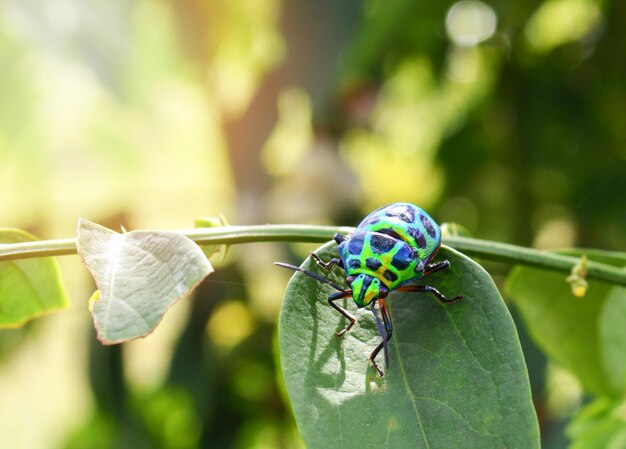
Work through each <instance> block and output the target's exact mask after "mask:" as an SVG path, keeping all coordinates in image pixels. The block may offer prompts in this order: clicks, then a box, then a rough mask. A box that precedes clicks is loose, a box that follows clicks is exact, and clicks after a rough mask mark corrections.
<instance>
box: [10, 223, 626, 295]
mask: <svg viewBox="0 0 626 449" xmlns="http://www.w3.org/2000/svg"><path fill="white" fill-rule="evenodd" d="M353 230H354V228H351V227H337V226H310V225H259V226H221V227H215V228H198V229H187V230H180V231H176V232H179V233H180V234H182V235H185V236H186V237H188V238H190V239H191V240H193V241H195V242H196V243H198V244H201V245H207V244H214V245H218V244H226V245H234V244H240V243H254V242H275V241H289V242H310V243H323V242H326V241H328V240H330V239H331V238H332V236H333V234H334V233H335V232H339V233H340V234H344V235H345V234H349V233H350V232H352V231H353ZM444 243H446V244H447V245H449V246H451V247H453V248H455V249H457V250H459V251H462V252H464V253H466V254H467V255H470V256H475V257H480V258H482V259H485V260H495V261H502V262H508V263H511V264H519V265H529V266H533V267H537V268H544V269H548V270H556V271H561V272H564V273H568V274H569V272H570V271H571V270H572V268H573V267H574V266H575V265H576V264H577V263H578V262H579V260H580V258H578V257H573V256H566V255H563V254H556V253H553V252H548V251H543V250H537V249H532V248H524V247H520V246H516V245H510V244H507V243H498V242H492V241H487V240H479V239H474V238H468V237H459V236H453V237H446V238H444ZM68 254H76V239H62V240H47V241H45V240H42V241H34V242H23V243H13V244H0V262H2V261H6V260H16V259H26V258H32V257H47V256H62V255H68ZM587 269H588V274H587V277H588V278H589V279H597V280H601V281H606V282H611V283H614V284H619V285H626V270H624V269H622V268H617V267H614V266H611V265H608V264H604V263H600V262H594V261H589V262H587Z"/></svg>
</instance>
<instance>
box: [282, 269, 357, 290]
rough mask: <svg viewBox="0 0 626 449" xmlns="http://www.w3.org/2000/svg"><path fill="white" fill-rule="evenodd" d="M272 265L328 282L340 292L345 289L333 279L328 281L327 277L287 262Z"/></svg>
mask: <svg viewBox="0 0 626 449" xmlns="http://www.w3.org/2000/svg"><path fill="white" fill-rule="evenodd" d="M274 265H278V266H279V267H283V268H289V269H290V270H293V271H300V272H301V273H304V274H306V275H307V276H311V277H312V278H313V279H315V280H317V281H319V282H321V283H323V284H328V285H330V286H331V287H332V288H334V289H335V290H338V291H340V292H343V291H345V290H346V289H345V288H343V287H342V286H340V285H338V284H335V283H334V282H333V281H330V280H328V279H326V278H325V277H323V276H320V275H319V274H316V273H313V272H312V271H309V270H305V269H304V268H300V267H296V266H295V265H290V264H288V263H283V262H274Z"/></svg>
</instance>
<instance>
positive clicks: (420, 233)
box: [338, 203, 441, 290]
mask: <svg viewBox="0 0 626 449" xmlns="http://www.w3.org/2000/svg"><path fill="white" fill-rule="evenodd" d="M440 245H441V230H440V229H439V225H437V223H436V222H435V221H434V220H433V219H432V218H431V217H430V216H429V215H428V214H427V213H426V212H424V211H423V210H422V209H420V208H419V207H417V206H415V205H413V204H409V203H394V204H390V205H389V206H385V207H381V208H380V209H377V210H375V211H374V212H372V213H371V214H369V215H368V216H367V217H365V218H364V219H363V221H362V222H361V223H360V224H359V226H357V228H356V230H355V231H354V233H352V234H351V235H350V236H348V238H347V239H346V240H345V241H344V242H342V243H341V244H340V245H339V248H338V249H339V255H340V256H341V260H342V261H343V264H344V267H345V270H346V274H347V275H348V276H355V275H357V274H361V273H365V274H368V275H371V276H373V277H376V278H378V279H380V281H381V282H382V283H383V284H384V285H385V286H386V287H387V288H388V289H389V290H393V289H395V288H397V287H399V286H401V285H402V284H406V283H407V282H411V281H413V280H416V279H418V278H420V277H422V276H423V274H424V267H425V266H426V264H427V263H429V262H430V261H431V259H432V258H433V257H434V255H435V254H436V253H437V250H438V249H439V246H440Z"/></svg>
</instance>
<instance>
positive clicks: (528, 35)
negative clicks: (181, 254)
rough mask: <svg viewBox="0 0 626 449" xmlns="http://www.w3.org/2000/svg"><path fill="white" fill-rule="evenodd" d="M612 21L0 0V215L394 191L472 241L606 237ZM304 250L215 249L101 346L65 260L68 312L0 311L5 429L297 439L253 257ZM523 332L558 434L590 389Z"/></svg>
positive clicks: (250, 209) (553, 15)
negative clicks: (163, 306)
mask: <svg viewBox="0 0 626 449" xmlns="http://www.w3.org/2000/svg"><path fill="white" fill-rule="evenodd" d="M625 23H626V3H625V2H619V1H610V0H605V1H601V0H597V1H593V0H547V1H538V0H521V1H517V2H506V1H503V0H494V1H491V2H479V1H473V0H470V1H460V2H454V1H435V0H387V1H382V0H369V1H365V2H360V1H356V0H344V1H331V0H316V1H303V0H291V1H284V2H281V1H280V0H205V1H202V0H188V1H174V0H139V1H135V2H131V1H125V0H92V1H89V2H81V1H78V0H3V1H1V2H0V73H1V75H0V76H1V78H0V98H1V101H0V189H1V191H2V192H3V193H2V195H1V196H0V217H1V220H0V225H1V226H5V227H8V226H11V227H19V228H23V229H27V230H29V231H31V232H33V233H35V234H36V235H38V236H39V237H41V238H46V239H50V238H65V237H71V236H72V235H74V232H75V231H74V228H75V223H76V218H77V217H79V216H82V217H86V218H89V219H91V220H95V221H98V222H100V223H102V224H104V225H107V226H109V227H111V228H115V229H118V228H119V226H120V225H123V226H125V227H126V228H127V229H136V228H154V229H176V228H184V227H190V226H192V224H193V220H194V219H195V218H197V217H200V216H208V217H211V216H217V215H218V214H219V213H223V214H224V215H225V216H226V217H227V219H228V221H229V222H230V223H233V224H253V223H266V222H274V223H280V222H291V223H317V224H325V223H327V224H331V223H337V224H342V225H355V224H357V223H358V221H359V218H360V217H362V216H363V215H364V214H365V213H367V212H369V211H370V210H372V209H373V208H375V207H378V206H380V205H383V204H385V203H389V202H393V201H409V202H414V203H417V204H419V205H420V206H422V207H423V208H425V209H427V210H428V211H429V213H431V215H433V216H434V217H436V218H437V219H438V221H439V222H443V221H454V222H457V223H460V224H462V225H463V226H465V227H466V228H468V229H469V230H470V231H471V232H472V233H473V235H475V236H477V237H480V238H486V239H492V240H499V241H505V242H510V243H515V244H521V245H527V246H535V247H539V248H561V247H569V246H582V247H597V248H603V249H616V250H622V251H623V250H624V249H625V248H626V83H625V80H626V48H625V47H626V28H624V24H625ZM311 249H312V248H311V247H310V246H307V245H292V246H287V245H280V244H251V245H244V246H240V247H236V248H231V249H230V251H229V252H228V256H227V257H226V258H225V259H223V260H222V259H221V258H220V256H218V257H217V258H216V260H215V264H216V266H217V267H218V268H219V269H218V270H217V272H216V273H215V274H214V275H212V276H211V277H210V278H209V280H207V281H206V282H205V283H204V284H203V285H202V286H201V288H200V289H199V291H198V292H197V294H196V295H195V297H194V298H189V299H186V300H184V301H181V302H180V303H179V304H178V305H177V306H176V307H174V309H173V310H171V311H170V312H169V314H168V315H167V316H166V317H165V319H164V320H163V322H162V323H161V325H160V327H159V328H158V329H157V330H156V331H155V333H154V334H153V335H151V336H149V337H148V338H146V339H143V340H141V341H136V342H132V343H128V344H125V345H123V346H116V347H103V346H101V345H100V344H99V343H98V342H97V341H96V340H95V337H94V332H93V330H92V325H91V321H90V316H89V313H88V308H87V300H88V298H89V296H90V295H91V293H92V292H93V289H94V286H93V284H91V281H90V280H89V278H88V276H87V273H86V270H84V269H83V268H82V266H81V265H80V262H79V260H78V258H77V257H63V258H60V263H61V268H62V272H63V278H64V281H65V282H66V284H67V287H68V290H69V293H70V297H71V308H70V310H69V311H64V312H60V313H57V314H54V315H51V316H48V317H45V318H42V319H39V320H36V321H34V322H32V323H30V324H29V325H27V326H26V327H25V328H23V329H18V330H2V331H0V447H2V448H12V449H26V448H33V449H35V448H36V449H47V448H53V449H79V448H85V449H87V448H89V449H92V448H95V449H98V448H133V449H134V448H163V449H165V448H168V449H169V448H172V449H174V448H180V449H183V448H185V449H187V448H190V449H191V448H259V449H260V448H300V447H302V446H303V445H302V443H301V441H300V439H299V436H298V433H297V430H296V428H295V425H294V423H293V419H292V418H291V415H290V412H289V409H288V405H286V402H285V401H284V399H283V396H282V392H281V384H280V380H279V379H280V376H279V375H278V374H277V368H276V366H275V363H274V357H275V355H274V351H273V345H274V343H273V339H274V332H275V330H274V324H275V319H276V316H277V311H278V308H279V307H280V301H281V297H282V290H283V288H284V286H285V284H286V282H287V279H288V276H289V273H284V272H280V270H277V269H275V268H274V267H273V266H272V265H271V262H272V261H274V260H291V261H293V262H295V261H298V260H299V259H301V258H302V257H304V256H305V255H306V253H307V251H309V250H311ZM487 267H488V269H489V270H490V272H491V273H492V274H493V275H494V277H495V279H496V281H497V282H502V279H503V276H504V274H505V273H506V267H505V266H502V265H497V264H489V265H488V266H487ZM521 334H522V335H521V338H522V340H523V343H524V346H525V353H526V357H527V363H528V364H529V369H530V375H531V382H532V385H533V391H534V395H535V399H536V404H537V408H538V412H539V418H540V421H541V425H542V432H543V443H544V447H545V448H561V447H566V444H567V443H566V440H565V438H564V437H563V435H562V422H563V420H564V419H566V418H567V416H569V414H571V413H572V412H573V411H574V410H575V409H576V407H577V406H578V404H579V403H580V401H581V400H584V398H581V397H580V392H579V388H578V386H577V385H576V382H575V380H573V379H572V378H571V376H569V375H568V374H567V373H565V372H563V371H562V370H560V369H559V368H558V367H555V366H553V365H550V364H548V363H547V362H546V361H545V360H544V359H543V357H542V356H541V354H540V353H539V352H538V351H537V350H536V349H534V347H533V346H532V344H531V343H529V342H528V341H527V338H526V337H525V335H524V333H523V329H521ZM381 413H383V411H381Z"/></svg>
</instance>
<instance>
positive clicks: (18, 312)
mask: <svg viewBox="0 0 626 449" xmlns="http://www.w3.org/2000/svg"><path fill="white" fill-rule="evenodd" d="M33 240H37V239H36V238H35V237H34V236H32V235H30V234H28V233H27V232H24V231H21V230H19V229H10V228H1V229H0V245H2V244H11V243H21V242H30V241H33ZM67 305H68V300H67V293H66V292H65V288H64V287H63V284H62V282H61V277H60V275H59V267H58V265H57V263H56V260H55V259H53V258H52V257H42V258H37V259H21V260H14V261H6V262H0V328H5V327H17V326H21V325H22V324H24V323H25V322H26V321H28V320H31V319H33V318H36V317H38V316H40V315H43V314H45V313H48V312H52V311H54V310H59V309H64V308H66V307H67Z"/></svg>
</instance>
